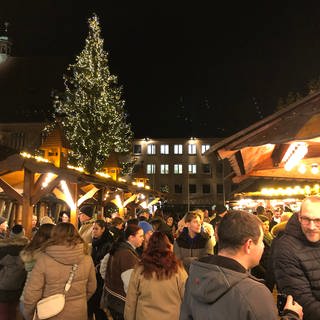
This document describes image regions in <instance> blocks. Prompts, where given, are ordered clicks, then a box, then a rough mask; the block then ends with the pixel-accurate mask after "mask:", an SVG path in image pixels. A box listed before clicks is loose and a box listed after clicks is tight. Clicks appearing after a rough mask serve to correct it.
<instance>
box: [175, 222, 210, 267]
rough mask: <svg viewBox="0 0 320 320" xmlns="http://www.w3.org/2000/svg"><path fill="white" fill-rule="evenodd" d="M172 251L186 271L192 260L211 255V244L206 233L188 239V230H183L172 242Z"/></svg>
mask: <svg viewBox="0 0 320 320" xmlns="http://www.w3.org/2000/svg"><path fill="white" fill-rule="evenodd" d="M173 251H174V253H175V255H176V256H177V258H179V259H181V260H182V262H183V264H184V266H185V268H186V270H188V269H189V266H190V263H191V262H192V261H193V260H196V259H199V258H202V257H205V256H207V255H208V254H213V243H212V241H211V239H210V237H209V236H208V235H207V234H206V233H198V234H197V235H196V236H195V237H194V238H190V236H189V234H188V228H184V229H183V231H182V233H181V234H180V235H179V237H178V238H177V239H176V240H175V242H174V246H173Z"/></svg>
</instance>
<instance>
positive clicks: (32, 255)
mask: <svg viewBox="0 0 320 320" xmlns="http://www.w3.org/2000/svg"><path fill="white" fill-rule="evenodd" d="M41 252H42V251H41V250H40V248H39V249H36V250H33V251H26V250H24V249H23V250H22V251H21V252H20V258H21V260H22V261H23V262H24V263H26V262H31V261H34V260H37V258H38V256H39V254H40V253H41Z"/></svg>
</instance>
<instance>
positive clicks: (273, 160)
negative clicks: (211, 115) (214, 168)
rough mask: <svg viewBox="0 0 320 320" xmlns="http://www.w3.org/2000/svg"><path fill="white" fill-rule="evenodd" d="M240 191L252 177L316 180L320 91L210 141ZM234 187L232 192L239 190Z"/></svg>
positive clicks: (319, 177)
mask: <svg viewBox="0 0 320 320" xmlns="http://www.w3.org/2000/svg"><path fill="white" fill-rule="evenodd" d="M213 152H214V153H216V154H217V155H218V157H219V158H220V159H227V160H228V162H229V164H230V166H231V168H232V174H231V175H230V176H232V182H233V183H235V184H238V188H239V190H240V191H241V190H242V189H245V188H246V187H247V186H249V185H250V183H252V181H255V179H282V180H291V181H294V182H299V181H300V182H302V183H303V182H304V181H308V182H314V183H317V182H318V181H320V172H319V169H320V92H316V93H313V94H310V95H308V96H307V97H305V98H303V99H301V100H299V101H298V102H295V103H293V104H291V105H289V106H287V107H285V108H283V109H281V110H279V111H278V112H275V113H274V114H272V115H270V116H268V117H266V118H264V119H263V120H261V121H259V122H257V123H255V124H253V125H251V126H249V127H248V128H245V129H243V130H241V131H239V132H237V133H236V134H234V135H232V136H230V137H228V138H226V139H223V140H222V141H220V142H218V143H217V144H215V145H213V146H212V147H211V148H210V149H209V150H208V151H207V153H208V154H210V153H213ZM239 190H236V192H239Z"/></svg>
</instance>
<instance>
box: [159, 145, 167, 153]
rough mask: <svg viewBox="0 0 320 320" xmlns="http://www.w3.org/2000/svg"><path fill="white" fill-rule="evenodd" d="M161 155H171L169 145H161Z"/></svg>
mask: <svg viewBox="0 0 320 320" xmlns="http://www.w3.org/2000/svg"><path fill="white" fill-rule="evenodd" d="M160 154H169V145H168V144H162V145H160Z"/></svg>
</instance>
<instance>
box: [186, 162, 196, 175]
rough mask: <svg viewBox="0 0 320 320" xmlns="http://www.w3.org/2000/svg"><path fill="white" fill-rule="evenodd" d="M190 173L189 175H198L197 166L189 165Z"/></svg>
mask: <svg viewBox="0 0 320 320" xmlns="http://www.w3.org/2000/svg"><path fill="white" fill-rule="evenodd" d="M188 172H189V174H196V173H197V165H196V164H189V165H188Z"/></svg>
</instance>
